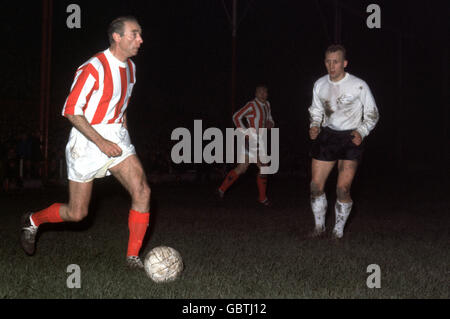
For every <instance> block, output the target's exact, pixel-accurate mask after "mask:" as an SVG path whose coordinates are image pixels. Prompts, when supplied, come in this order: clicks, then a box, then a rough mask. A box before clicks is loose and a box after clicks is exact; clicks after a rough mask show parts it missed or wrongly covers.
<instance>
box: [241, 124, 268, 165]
mask: <svg viewBox="0 0 450 319" xmlns="http://www.w3.org/2000/svg"><path fill="white" fill-rule="evenodd" d="M243 132H245V134H248V137H249V138H248V143H246V144H245V147H243V145H238V146H237V152H238V155H237V160H238V163H258V162H261V158H263V159H264V163H266V162H267V161H266V157H267V149H266V145H265V143H264V142H265V141H264V139H263V138H262V137H261V136H260V135H259V134H258V133H256V131H255V129H249V130H245V131H243Z"/></svg>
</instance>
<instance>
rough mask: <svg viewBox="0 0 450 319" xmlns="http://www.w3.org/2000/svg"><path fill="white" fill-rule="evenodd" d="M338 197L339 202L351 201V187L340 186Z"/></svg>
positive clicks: (337, 192)
mask: <svg viewBox="0 0 450 319" xmlns="http://www.w3.org/2000/svg"><path fill="white" fill-rule="evenodd" d="M336 195H337V198H338V200H340V201H343V200H349V199H350V187H349V186H348V185H338V186H337V188H336Z"/></svg>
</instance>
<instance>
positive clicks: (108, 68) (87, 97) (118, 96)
mask: <svg viewBox="0 0 450 319" xmlns="http://www.w3.org/2000/svg"><path fill="white" fill-rule="evenodd" d="M135 82H136V67H135V65H134V63H133V61H131V59H128V60H127V62H122V61H120V60H118V59H117V58H116V57H115V56H114V55H113V54H112V53H111V52H110V51H109V49H106V50H105V51H103V52H100V53H98V54H96V55H95V56H93V57H92V58H91V59H89V60H88V61H86V62H85V63H84V64H82V65H81V66H80V67H79V68H78V70H77V72H76V73H75V79H74V81H73V83H72V87H71V89H70V93H69V96H68V97H67V99H66V102H65V103H64V107H63V111H62V115H64V116H67V115H84V116H85V117H86V119H87V121H88V122H89V123H90V124H91V125H95V124H112V123H122V121H123V114H124V112H125V110H126V108H127V106H128V101H129V100H130V97H131V92H132V90H133V86H134V84H135Z"/></svg>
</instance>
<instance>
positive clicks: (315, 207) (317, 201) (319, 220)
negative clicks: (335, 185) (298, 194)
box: [311, 193, 328, 237]
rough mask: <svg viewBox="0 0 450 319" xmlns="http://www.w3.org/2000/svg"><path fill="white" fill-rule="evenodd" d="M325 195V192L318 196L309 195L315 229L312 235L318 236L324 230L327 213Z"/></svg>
mask: <svg viewBox="0 0 450 319" xmlns="http://www.w3.org/2000/svg"><path fill="white" fill-rule="evenodd" d="M327 207H328V204H327V197H326V196H325V193H324V194H322V195H320V196H318V197H311V209H312V211H313V214H314V222H315V225H316V226H315V229H314V232H313V233H312V235H313V237H315V236H320V235H321V234H323V233H324V232H325V215H326V213H327Z"/></svg>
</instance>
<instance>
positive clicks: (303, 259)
mask: <svg viewBox="0 0 450 319" xmlns="http://www.w3.org/2000/svg"><path fill="white" fill-rule="evenodd" d="M447 180H448V179H446V178H444V177H442V176H441V177H426V176H425V177H424V176H421V177H417V176H416V177H404V178H385V179H383V178H381V177H378V178H376V179H374V178H373V177H371V178H369V177H364V176H362V177H357V181H356V182H355V185H354V186H353V192H352V194H353V199H354V202H355V205H354V210H353V212H352V214H351V217H350V219H349V221H348V223H347V227H346V231H345V236H344V238H343V239H342V240H340V241H337V242H336V241H334V240H332V239H331V238H329V237H326V238H324V239H307V238H305V235H306V234H307V233H308V232H309V231H310V230H311V229H312V227H313V217H312V213H311V211H310V207H309V192H308V184H309V180H308V179H307V178H306V177H304V178H272V179H270V180H269V189H268V193H269V195H270V197H271V198H272V200H273V202H274V207H273V208H271V209H266V208H262V207H260V206H259V205H258V204H257V203H256V195H257V191H256V183H255V178H254V175H252V173H250V172H249V173H247V175H245V176H243V177H242V178H241V179H240V180H238V182H237V183H236V184H235V185H233V187H232V188H231V189H230V190H229V192H228V193H227V195H226V199H225V201H224V202H223V203H218V202H217V201H216V199H215V197H214V195H213V191H214V189H215V187H217V183H181V184H156V185H152V215H151V218H150V223H151V226H150V228H149V231H148V233H147V236H146V240H145V242H144V247H143V255H145V253H146V252H148V251H149V250H150V249H152V248H153V247H155V246H159V245H166V246H171V247H174V248H175V249H177V250H178V251H179V252H180V253H181V255H182V257H183V261H184V263H185V270H184V272H183V274H182V276H181V277H180V278H179V279H178V280H177V281H175V282H173V283H168V284H156V283H154V282H152V281H151V280H150V279H149V278H147V277H146V275H145V272H144V271H130V270H127V269H126V268H125V263H124V261H125V253H126V248H127V241H128V229H127V219H128V208H129V197H128V195H127V194H126V193H125V192H124V190H123V189H122V188H121V186H120V185H119V184H118V183H117V182H116V181H115V180H114V179H113V178H106V179H103V180H98V181H96V183H95V185H94V192H93V198H92V202H91V205H90V213H89V216H88V218H87V219H86V220H84V221H82V222H81V223H77V224H58V225H55V224H53V225H50V224H47V225H44V226H42V227H41V229H40V232H39V235H38V243H37V252H36V255H35V256H33V257H28V256H26V255H25V254H24V253H23V251H22V250H21V248H20V244H19V219H20V215H21V214H22V213H23V212H24V211H26V210H33V209H34V210H36V209H42V208H44V207H47V206H49V205H50V204H52V203H53V202H55V201H59V202H64V201H66V200H67V194H66V192H67V191H66V189H65V188H47V189H42V190H25V191H21V192H16V193H9V194H1V195H0V203H1V211H2V214H1V223H0V242H1V244H0V257H1V259H0V260H1V262H0V273H1V274H2V275H1V277H0V298H157V299H159V298H164V299H166V298H167V299H173V298H176V299H196V298H200V299H203V298H205V299H206V298H207V299H211V298H233V299H234V298H246V299H249V298H250V299H252V298H262V299H264V298H271V299H272V298H273V299H298V298H449V289H448V287H449V281H448V278H449V251H450V250H449V248H450V247H449V242H450V236H449V229H450V228H449V226H450V225H449V224H450V217H449V214H448V213H449V211H450V203H449V200H448V198H447V197H446V196H447V195H446V194H445V191H446V189H448V186H449V185H448V184H449V182H447ZM219 183H220V181H219ZM333 183H335V180H333V178H331V179H330V181H329V182H328V188H327V195H328V203H329V204H328V206H329V209H328V214H327V229H328V233H330V232H331V230H332V227H333V225H334V212H333V209H332V208H333V207H334V201H335V195H334V191H333V188H334V185H333ZM71 264H77V265H79V266H80V269H81V288H79V289H76V288H74V289H69V288H68V287H67V284H66V282H67V279H68V277H69V276H70V274H71V273H68V272H67V267H68V266H69V265H71ZM371 264H377V265H379V266H380V270H381V288H379V289H377V288H374V289H369V288H368V287H367V285H366V281H367V278H368V276H370V275H371V273H368V272H367V267H368V265H371Z"/></svg>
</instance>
